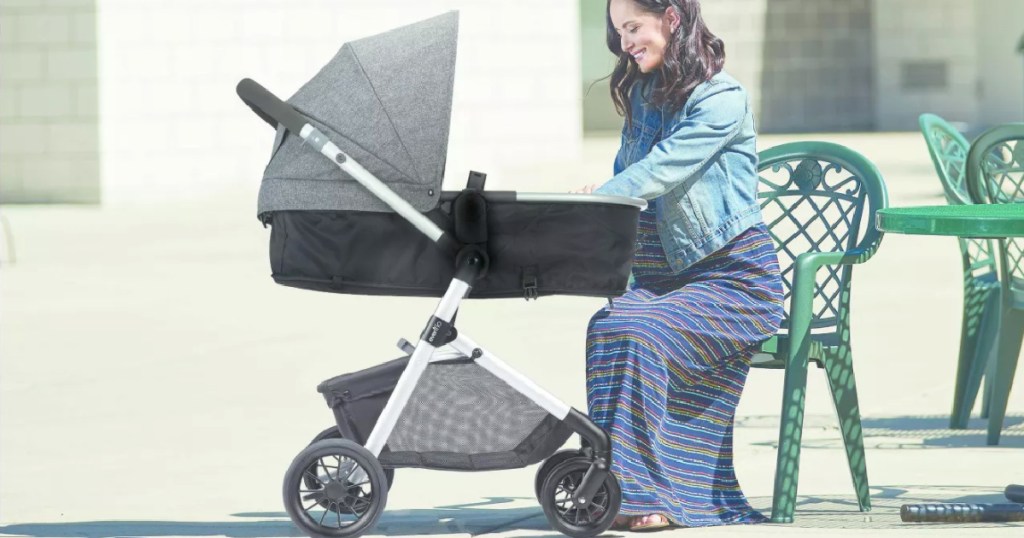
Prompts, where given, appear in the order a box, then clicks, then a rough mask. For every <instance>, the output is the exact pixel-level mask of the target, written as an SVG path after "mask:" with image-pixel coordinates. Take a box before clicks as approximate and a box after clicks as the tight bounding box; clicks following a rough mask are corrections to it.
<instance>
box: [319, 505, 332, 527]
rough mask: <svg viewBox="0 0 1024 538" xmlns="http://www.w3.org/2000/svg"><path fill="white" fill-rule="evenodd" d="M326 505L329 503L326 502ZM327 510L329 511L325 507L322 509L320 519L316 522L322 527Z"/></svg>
mask: <svg viewBox="0 0 1024 538" xmlns="http://www.w3.org/2000/svg"><path fill="white" fill-rule="evenodd" d="M332 504H333V503H332ZM327 506H328V507H330V506H331V505H330V504H328V505H327ZM327 512H329V510H327V509H326V508H325V509H324V513H323V514H321V515H320V521H319V522H318V523H317V525H320V526H321V527H323V526H324V518H325V517H327Z"/></svg>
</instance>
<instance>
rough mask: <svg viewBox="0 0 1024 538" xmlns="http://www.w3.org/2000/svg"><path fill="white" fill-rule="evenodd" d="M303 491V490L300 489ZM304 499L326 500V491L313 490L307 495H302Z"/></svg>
mask: <svg viewBox="0 0 1024 538" xmlns="http://www.w3.org/2000/svg"><path fill="white" fill-rule="evenodd" d="M300 493H301V490H300ZM302 500H303V501H315V502H318V503H319V502H320V501H322V500H324V493H323V492H322V491H311V492H309V493H308V494H307V495H303V496H302Z"/></svg>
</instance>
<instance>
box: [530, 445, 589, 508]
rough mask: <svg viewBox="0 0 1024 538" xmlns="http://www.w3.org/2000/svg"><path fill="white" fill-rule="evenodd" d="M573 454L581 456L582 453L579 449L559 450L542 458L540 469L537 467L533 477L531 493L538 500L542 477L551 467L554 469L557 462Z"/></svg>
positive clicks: (542, 481) (573, 455) (546, 475)
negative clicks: (544, 458)
mask: <svg viewBox="0 0 1024 538" xmlns="http://www.w3.org/2000/svg"><path fill="white" fill-rule="evenodd" d="M575 456H582V454H580V451H579V450H559V451H558V452H555V453H554V454H552V455H551V456H549V457H548V459H546V460H544V463H543V464H541V466H540V469H537V477H536V478H534V479H533V494H534V495H535V496H536V497H537V499H538V500H540V488H541V486H543V485H544V479H545V478H547V477H548V473H550V472H551V469H554V468H555V466H556V465H558V464H559V463H562V462H563V461H565V460H567V459H569V458H572V457H575Z"/></svg>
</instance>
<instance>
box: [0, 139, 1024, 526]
mask: <svg viewBox="0 0 1024 538" xmlns="http://www.w3.org/2000/svg"><path fill="white" fill-rule="evenodd" d="M791 139H825V140H832V141H836V142H839V143H842V144H845V145H848V146H850V147H852V148H854V149H856V150H858V151H860V152H862V153H864V154H865V155H867V156H868V157H869V158H871V159H872V160H873V161H875V162H876V163H877V164H878V166H879V168H880V170H881V171H882V173H883V174H884V176H885V179H886V181H887V183H888V185H889V189H890V195H891V203H892V205H896V206H899V205H914V204H940V203H943V198H942V196H941V191H940V188H939V183H938V180H937V179H936V177H935V174H934V171H933V169H932V165H931V162H930V161H929V158H928V154H927V151H926V149H925V146H924V142H923V140H922V138H921V136H920V135H919V134H916V133H905V134H857V135H807V136H792V137H789V136H787V137H783V136H764V137H762V138H761V140H760V146H761V147H762V148H765V147H769V146H772V145H776V144H779V143H782V142H784V141H787V140H791ZM616 144H617V140H615V139H614V138H595V139H589V140H588V141H587V143H586V144H585V147H584V152H583V155H582V156H581V158H580V159H574V160H573V161H571V162H569V161H566V162H557V163H549V164H546V165H544V166H537V167H531V168H529V169H519V170H506V171H503V173H502V174H495V175H492V177H491V179H490V182H491V183H490V184H489V187H490V188H507V189H516V190H519V191H548V192H564V191H567V190H569V189H571V188H575V187H577V186H582V185H583V184H586V183H592V182H595V181H596V182H599V181H601V180H603V178H605V177H607V175H608V172H609V170H610V162H611V159H612V156H613V153H614V150H615V147H616ZM461 181H462V178H461V177H459V178H454V179H453V181H452V184H451V185H450V186H451V187H452V188H458V187H459V184H460V183H461ZM256 188H257V185H255V184H254V185H252V186H251V187H247V188H246V189H240V190H239V192H234V193H226V194H225V195H224V196H218V197H216V198H211V199H206V200H202V201H197V202H193V203H189V204H173V205H171V204H169V205H165V206H158V207H141V208H131V209H98V208H92V207H25V206H5V207H3V208H2V212H0V215H3V216H4V217H5V222H4V224H5V225H6V226H7V227H8V229H9V230H11V231H12V232H13V237H14V244H13V246H14V247H15V248H16V251H15V255H16V261H14V262H12V261H11V252H10V250H9V249H7V250H4V249H0V255H2V256H3V258H2V259H0V301H2V309H0V315H2V319H0V323H2V329H0V357H2V358H0V534H9V535H25V536H34V537H35V536H40V537H41V536H85V537H93V538H107V537H115V536H230V537H237V538H262V537H275V536H293V535H297V529H295V528H294V527H293V526H292V525H291V524H290V522H289V521H288V519H287V516H286V515H285V514H284V510H283V507H282V503H281V499H280V490H281V479H282V476H283V474H284V471H285V469H286V468H287V466H288V464H289V463H290V462H291V460H292V458H293V457H294V456H295V454H296V453H297V452H298V451H299V450H301V449H302V448H303V447H304V446H305V444H306V443H307V442H308V441H309V440H310V439H311V438H312V437H313V436H314V435H315V434H316V433H317V432H319V431H320V430H321V429H323V428H324V427H326V426H328V425H330V424H331V422H332V415H331V413H330V411H329V410H328V409H327V407H326V406H325V405H324V402H323V399H322V398H321V396H320V395H319V394H317V393H316V391H315V387H316V385H317V384H318V383H319V382H320V381H322V380H324V379H327V378H329V377H332V376H334V375H337V374H340V373H344V372H350V371H355V370H359V369H362V368H365V367H369V366H372V365H374V364H378V363H380V362H382V361H384V360H387V359H391V358H394V357H397V356H398V352H397V350H396V349H395V348H394V342H395V341H396V340H397V339H398V338H399V337H406V338H410V339H411V338H413V337H415V336H416V335H418V334H419V332H420V330H421V328H422V326H423V323H424V322H425V320H426V318H427V317H428V316H429V314H430V312H431V311H432V309H433V306H434V304H435V302H434V300H431V299H407V298H393V297H359V296H344V295H331V294H318V293H311V292H305V291H299V290H294V289H289V288H284V287H280V286H276V285H274V284H273V282H272V280H271V279H270V278H269V267H268V264H267V252H266V249H267V238H268V235H269V231H268V230H264V229H263V228H262V227H260V226H259V225H258V223H257V221H256V219H255V217H254V212H255V211H254V209H255V206H254V201H255V193H256ZM3 246H5V247H10V246H12V245H10V244H5V245H3ZM855 274H856V278H855V281H854V287H853V319H852V331H853V342H854V353H855V364H856V373H857V384H858V392H859V395H860V401H861V408H862V411H863V418H864V428H865V434H866V444H867V463H868V471H869V476H870V481H871V485H872V502H873V503H874V507H875V508H874V510H873V511H872V512H870V513H860V512H858V511H857V508H856V503H855V500H854V496H853V488H852V485H851V482H850V478H849V473H848V471H847V467H846V462H845V458H844V455H843V451H842V446H841V443H840V440H839V432H838V429H837V426H836V421H835V418H834V415H833V411H832V407H831V404H830V401H829V399H828V392H827V388H826V385H825V383H824V376H823V375H822V373H821V372H820V371H818V370H816V369H812V371H811V372H810V379H809V389H808V391H809V396H808V399H807V420H806V425H805V440H804V443H803V457H802V459H801V475H800V490H799V493H800V497H799V506H798V511H797V514H796V523H794V524H792V525H783V526H777V525H759V526H747V527H720V528H711V529H686V530H672V531H668V532H664V533H662V535H664V536H677V535H678V536H705V535H706V536H731V535H745V536H753V535H761V534H765V535H780V534H796V535H814V536H846V535H875V534H883V533H899V534H901V535H925V534H928V535H932V534H939V535H944V536H974V535H979V536H980V535H984V536H1019V535H1020V533H1021V531H1022V528H1024V524H1016V525H1012V524H973V525H943V524H929V525H922V524H904V523H901V522H900V520H899V515H898V514H899V507H900V505H901V504H903V503H913V502H934V501H968V502H976V501H978V502H999V501H1002V495H1001V493H1002V490H1003V488H1004V487H1005V486H1006V485H1007V484H1008V483H1013V482H1016V483H1024V393H1022V391H1020V390H1018V391H1016V393H1015V394H1013V395H1012V396H1011V400H1010V405H1009V411H1010V416H1009V418H1008V419H1007V424H1006V429H1005V431H1004V433H1003V439H1002V443H1001V444H1000V445H999V446H997V447H988V446H985V435H984V427H985V426H984V422H983V421H981V420H980V419H977V418H975V419H973V420H972V422H971V428H970V429H968V430H960V431H952V430H948V429H946V428H947V419H948V412H949V408H950V404H951V397H952V391H953V377H954V371H955V364H956V356H957V350H958V342H959V332H960V308H961V288H960V261H959V254H958V248H957V244H956V241H955V240H954V239H951V238H929V237H909V236H900V235H895V234H890V235H888V236H886V237H885V240H884V242H883V244H882V248H881V250H880V251H879V253H878V254H877V255H876V256H875V258H873V259H872V260H870V262H869V263H867V264H865V265H863V266H859V267H857V269H856V271H855ZM602 302H603V301H602V300H601V299H588V298H565V297H550V298H544V299H542V300H540V301H536V302H530V303H526V302H524V301H522V300H492V301H472V302H469V303H467V304H466V305H465V306H464V307H463V309H462V311H461V314H460V316H459V326H460V330H461V331H462V332H464V333H466V334H469V335H471V336H472V337H473V338H474V339H476V340H477V341H479V342H481V343H482V344H484V345H485V346H487V347H488V348H489V349H490V350H491V351H492V352H494V353H496V354H497V355H498V356H500V357H502V358H503V359H505V360H506V361H507V362H508V363H510V364H512V365H513V366H514V367H516V368H518V369H520V371H522V372H523V373H524V374H525V375H527V376H529V377H530V378H532V379H534V380H535V381H537V382H538V383H539V384H541V385H542V386H544V387H546V388H548V389H549V390H551V391H552V392H553V393H554V394H556V395H557V396H559V397H561V398H563V399H564V400H565V401H566V402H567V403H569V404H571V405H573V406H576V407H577V408H580V409H585V404H586V401H585V393H584V383H583V372H584V368H583V366H584V355H583V350H584V331H585V327H586V323H587V320H588V319H589V317H590V315H591V314H592V313H593V312H594V311H595V310H596V309H597V308H599V307H600V306H601V304H602ZM1018 384H1020V381H1019V380H1018ZM781 390H782V376H781V373H780V372H776V371H761V370H754V371H753V372H752V374H751V376H750V379H749V381H748V383H747V387H746V390H745V392H744V395H743V400H742V402H741V404H740V408H739V411H738V419H737V425H736V467H737V473H738V475H739V479H740V482H741V484H742V485H743V488H744V490H745V491H746V493H747V494H748V496H749V497H751V500H752V502H753V503H754V504H755V506H757V507H759V508H762V509H767V508H768V507H769V506H770V495H771V491H772V480H773V474H774V467H775V448H776V447H775V443H776V438H777V434H778V423H779V411H780V401H781ZM572 442H574V443H575V440H573V441H572ZM535 470H536V469H535V468H527V469H520V470H514V471H500V472H489V473H440V472H436V471H425V470H406V469H402V470H399V471H398V472H397V477H396V481H395V486H394V488H393V489H392V490H391V492H390V497H389V502H388V506H387V512H386V513H385V514H384V516H383V517H382V519H381V521H380V523H379V525H378V526H377V528H376V529H375V530H374V531H372V532H371V533H370V535H384V536H398V535H421V534H428V535H437V536H442V535H466V534H471V535H480V534H488V535H500V536H549V535H552V531H551V529H550V528H549V527H548V525H547V522H546V520H545V519H544V517H543V514H542V512H541V509H540V507H539V506H538V505H537V503H536V500H535V499H534V498H533V494H532V489H533V477H534V473H535ZM614 534H615V533H612V535H614ZM618 534H622V533H618Z"/></svg>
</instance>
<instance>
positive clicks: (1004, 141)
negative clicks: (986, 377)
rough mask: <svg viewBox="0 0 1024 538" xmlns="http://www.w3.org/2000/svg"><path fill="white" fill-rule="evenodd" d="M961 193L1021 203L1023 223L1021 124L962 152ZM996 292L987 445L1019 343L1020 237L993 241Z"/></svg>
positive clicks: (1022, 326) (995, 440) (995, 433)
mask: <svg viewBox="0 0 1024 538" xmlns="http://www.w3.org/2000/svg"><path fill="white" fill-rule="evenodd" d="M967 188H968V192H970V195H971V199H972V200H974V201H975V202H976V203H979V204H1021V206H1020V210H1021V217H1022V218H1024V123H1010V124H1006V125H1000V126H998V127H994V128H992V129H989V130H988V131H985V132H984V133H982V135H981V136H979V137H978V139H977V140H975V141H974V143H973V144H971V149H970V151H968V153H967ZM996 243H997V244H998V245H999V280H1000V285H1001V287H1002V290H1001V295H1002V299H1001V301H1000V312H999V313H1000V320H999V332H998V335H999V336H998V339H997V342H998V343H997V346H998V347H997V352H996V357H995V369H994V372H995V373H994V375H992V396H991V398H990V401H989V417H988V444H990V445H997V444H999V436H1000V433H1001V431H1002V429H1003V419H1004V418H1005V417H1006V404H1007V401H1008V400H1009V398H1010V388H1011V387H1012V385H1013V375H1014V373H1015V372H1016V370H1017V358H1018V356H1019V355H1020V349H1021V340H1022V339H1024V237H1020V238H1004V239H997V240H996Z"/></svg>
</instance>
